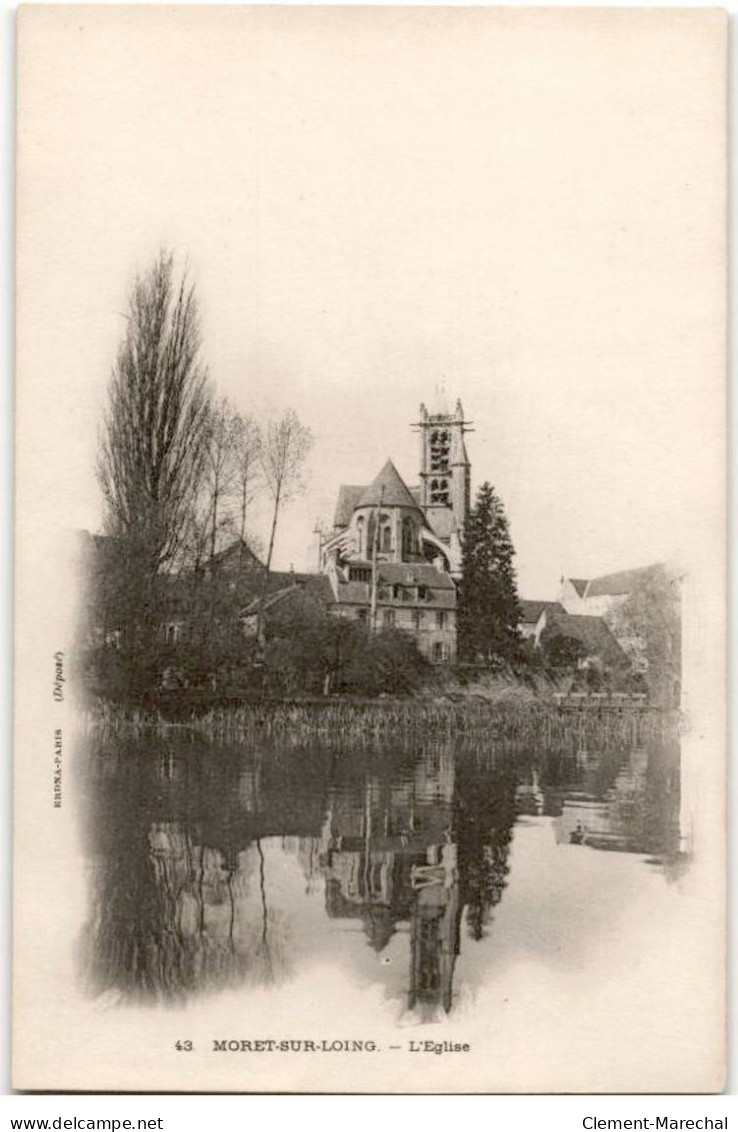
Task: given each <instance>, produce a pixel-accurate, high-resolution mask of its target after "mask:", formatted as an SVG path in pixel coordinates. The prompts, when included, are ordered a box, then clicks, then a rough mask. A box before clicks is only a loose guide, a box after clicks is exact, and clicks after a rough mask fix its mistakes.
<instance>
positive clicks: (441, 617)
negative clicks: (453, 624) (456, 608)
mask: <svg viewBox="0 0 738 1132" xmlns="http://www.w3.org/2000/svg"><path fill="white" fill-rule="evenodd" d="M436 628H437V629H445V628H446V614H445V611H444V610H439V611H438V613H436Z"/></svg>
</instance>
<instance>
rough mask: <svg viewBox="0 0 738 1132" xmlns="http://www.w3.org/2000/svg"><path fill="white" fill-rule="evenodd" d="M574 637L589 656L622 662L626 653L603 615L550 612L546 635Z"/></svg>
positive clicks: (612, 661) (615, 662) (549, 636)
mask: <svg viewBox="0 0 738 1132" xmlns="http://www.w3.org/2000/svg"><path fill="white" fill-rule="evenodd" d="M559 634H560V635H562V636H565V637H574V638H575V639H576V640H578V641H580V642H581V643H582V645H584V648H585V649H586V650H587V655H588V656H599V657H600V659H601V660H604V661H609V662H610V663H611V664H617V663H618V662H622V661H623V660H624V658H625V654H624V652H623V650H622V649H621V647H620V645H619V644H618V642H617V641H616V640H615V637H614V636H613V634H612V633H611V632H610V630H609V629H608V627H607V624H606V623H605V621H604V620H603V619H602V617H591V616H587V615H584V614H571V613H565V612H564V611H563V610H562V611H561V613H558V612H557V611H556V610H552V611H551V612H550V615H549V617H548V618H547V623H546V629H545V631H544V637H547V638H549V639H550V638H551V637H554V636H557V635H559Z"/></svg>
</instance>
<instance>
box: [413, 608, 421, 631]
mask: <svg viewBox="0 0 738 1132" xmlns="http://www.w3.org/2000/svg"><path fill="white" fill-rule="evenodd" d="M422 624H423V610H422V609H414V610H413V629H415V631H416V632H417V631H418V629H419V628H420V626H421V625H422Z"/></svg>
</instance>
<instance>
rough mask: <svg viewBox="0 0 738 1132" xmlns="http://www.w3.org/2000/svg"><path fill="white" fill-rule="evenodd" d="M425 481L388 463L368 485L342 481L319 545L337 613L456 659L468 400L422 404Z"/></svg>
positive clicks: (438, 659) (435, 656)
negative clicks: (406, 476)
mask: <svg viewBox="0 0 738 1132" xmlns="http://www.w3.org/2000/svg"><path fill="white" fill-rule="evenodd" d="M414 428H415V430H416V432H417V433H418V435H419V439H420V452H419V456H420V460H419V462H420V468H419V483H418V484H417V485H414V486H412V487H408V485H407V484H406V483H405V482H404V481H403V479H402V477H401V475H400V473H399V472H398V471H397V468H396V467H395V465H394V464H393V463H392V461H391V460H387V462H386V463H385V464H384V466H383V467H382V468H381V470H380V471H379V473H378V474H377V476H376V477H375V479H374V480H373V481H372V483H370V484H362V485H355V484H342V485H341V487H340V488H339V492H338V500H337V502H336V509H335V514H334V518H333V529H332V531H331V533H330V534H328V535H327V537H325V538H324V539H323V540H322V541H321V547H320V567H321V572H322V573H323V574H324V575H325V576H326V577H327V579H328V581H329V582H330V586H331V590H332V594H333V601H332V602H331V607H332V612H335V613H337V614H339V615H341V616H345V617H352V618H354V619H356V620H359V621H362V622H364V623H365V624H366V625H367V626H368V627H370V628H372V629H391V628H395V629H402V630H403V631H404V632H407V633H411V634H412V635H413V636H414V637H415V639H416V641H417V644H418V647H419V648H420V651H421V652H422V653H423V654H424V655H425V656H426V657H427V658H428V659H429V660H431V661H433V662H435V663H448V662H450V661H453V660H455V658H456V582H457V580H458V579H459V578H460V576H461V551H462V543H463V537H464V524H465V523H466V521H467V516H468V514H469V506H470V499H469V493H470V464H469V457H468V455H467V451H466V444H465V441H464V435H465V433H466V432H467V431H469V422H467V421H465V419H464V411H463V409H462V407H461V402H460V401H457V402H456V408H455V410H454V411H453V412H450V411H449V410H448V408H447V407H446V405H445V404H443V403H442V402H439V403H438V404H435V405H434V406H433V407H432V408H431V409H430V410H429V409H427V408H426V406H425V405H421V406H420V414H419V420H418V421H417V423H416V425H415V426H414Z"/></svg>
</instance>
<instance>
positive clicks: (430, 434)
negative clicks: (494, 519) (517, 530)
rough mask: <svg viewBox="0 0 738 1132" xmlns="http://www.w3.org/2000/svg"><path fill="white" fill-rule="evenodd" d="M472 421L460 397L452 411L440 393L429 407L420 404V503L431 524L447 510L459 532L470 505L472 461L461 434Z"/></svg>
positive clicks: (461, 529)
mask: <svg viewBox="0 0 738 1132" xmlns="http://www.w3.org/2000/svg"><path fill="white" fill-rule="evenodd" d="M471 423H472V422H471V421H465V420H464V410H463V409H462V407H461V401H457V402H456V408H455V410H454V412H453V413H451V412H450V411H449V410H448V407H447V406H446V405H445V403H444V402H443V399H442V397H439V398H438V403H437V404H436V405H434V406H433V408H432V409H431V410H428V409H427V408H426V406H425V405H421V406H420V418H419V420H418V424H417V430H418V432H419V433H420V505H421V507H422V508H423V510H424V511H425V513H426V515H427V516H428V518H429V520H430V521H431V523H432V524H434V519H436V520H440V519H442V517H443V515H444V513H446V514H448V512H449V511H450V512H451V513H452V515H453V519H454V521H455V525H456V529H457V531H458V532H459V533H460V534H461V533H463V530H464V526H465V524H466V520H467V516H468V514H469V507H470V490H471V488H470V481H471V465H470V463H469V457H468V455H467V452H466V444H465V443H464V434H465V433H467V432H469V431H471V429H470V425H471ZM434 525H435V524H434ZM441 525H442V524H441Z"/></svg>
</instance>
